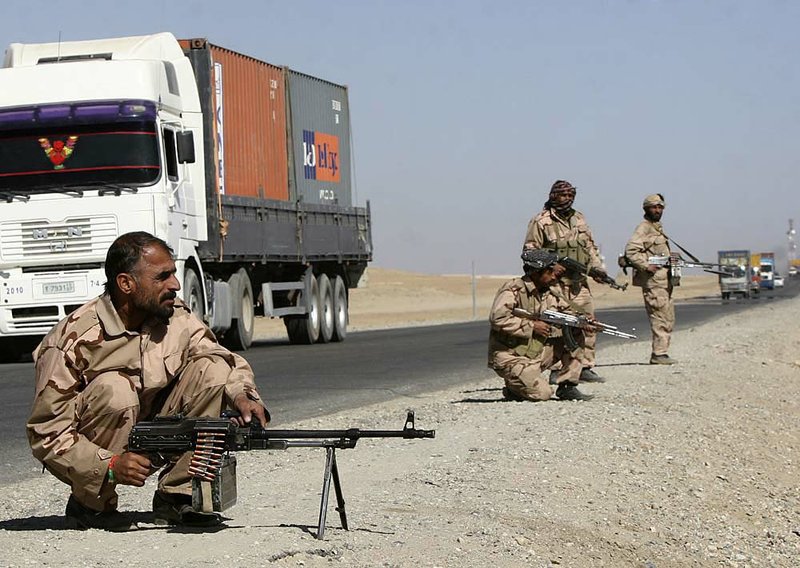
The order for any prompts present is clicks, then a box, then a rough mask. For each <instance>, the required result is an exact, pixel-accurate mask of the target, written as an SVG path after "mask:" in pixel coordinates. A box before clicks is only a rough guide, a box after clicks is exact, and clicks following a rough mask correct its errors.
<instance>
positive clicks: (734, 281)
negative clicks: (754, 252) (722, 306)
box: [717, 250, 752, 300]
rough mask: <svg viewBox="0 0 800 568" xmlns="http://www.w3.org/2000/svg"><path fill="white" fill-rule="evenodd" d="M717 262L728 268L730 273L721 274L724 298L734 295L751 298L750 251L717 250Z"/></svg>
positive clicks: (720, 282) (720, 285)
mask: <svg viewBox="0 0 800 568" xmlns="http://www.w3.org/2000/svg"><path fill="white" fill-rule="evenodd" d="M717 262H718V263H719V265H720V267H722V268H725V269H727V271H728V272H729V275H723V274H720V275H719V291H720V294H721V296H722V299H723V300H728V299H730V298H731V297H732V296H740V297H742V298H750V297H751V295H752V284H751V270H750V251H749V250H721V251H717Z"/></svg>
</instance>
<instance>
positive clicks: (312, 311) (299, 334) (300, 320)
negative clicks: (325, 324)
mask: <svg viewBox="0 0 800 568" xmlns="http://www.w3.org/2000/svg"><path fill="white" fill-rule="evenodd" d="M309 288H310V289H311V297H310V298H308V301H309V312H308V314H306V315H304V316H286V317H285V318H283V325H285V326H286V333H288V334H289V341H290V342H291V343H295V344H303V345H311V344H312V343H316V342H317V339H318V338H319V328H320V325H319V320H320V315H319V312H320V309H319V304H320V302H319V285H318V283H317V279H316V277H315V276H313V275H312V276H311V284H310V286H309ZM301 298H302V296H301Z"/></svg>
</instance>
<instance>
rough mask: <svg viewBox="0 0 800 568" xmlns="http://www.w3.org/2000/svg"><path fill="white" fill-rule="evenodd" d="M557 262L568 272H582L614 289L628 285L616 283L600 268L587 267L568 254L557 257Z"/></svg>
mask: <svg viewBox="0 0 800 568" xmlns="http://www.w3.org/2000/svg"><path fill="white" fill-rule="evenodd" d="M558 264H560V265H561V266H563V267H564V268H566V269H567V271H569V272H573V273H576V274H584V275H587V276H591V277H592V278H594V279H595V280H597V281H599V282H602V283H603V284H608V285H609V286H611V287H612V288H614V290H622V291H623V292H624V291H625V288H627V287H628V283H627V282H626V283H625V284H618V283H617V281H616V280H614V279H613V278H611V276H609V275H608V273H607V272H604V271H603V270H600V269H599V268H589V267H588V266H586V265H585V264H583V263H581V262H578V261H577V260H575V259H574V258H570V257H568V256H562V257H560V258H559V259H558Z"/></svg>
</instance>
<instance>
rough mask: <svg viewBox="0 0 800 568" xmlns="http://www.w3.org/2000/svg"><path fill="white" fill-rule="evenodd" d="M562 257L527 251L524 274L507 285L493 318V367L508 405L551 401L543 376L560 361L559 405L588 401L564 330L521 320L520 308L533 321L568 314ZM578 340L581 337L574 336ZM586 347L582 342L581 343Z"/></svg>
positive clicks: (491, 318)
mask: <svg viewBox="0 0 800 568" xmlns="http://www.w3.org/2000/svg"><path fill="white" fill-rule="evenodd" d="M557 260H558V256H557V255H556V254H555V253H553V252H551V251H547V250H534V249H526V250H524V251H523V253H522V261H523V267H524V270H525V275H524V276H522V277H521V278H514V279H512V280H509V281H508V282H506V283H505V284H503V285H502V286H501V287H500V289H499V290H498V292H497V296H496V297H495V299H494V303H493V304H492V310H491V313H490V315H489V323H490V324H491V330H490V332H489V368H491V369H493V370H494V371H495V372H496V373H497V374H498V375H500V376H501V377H502V378H503V380H504V381H505V387H504V388H503V395H504V396H505V398H507V399H510V400H532V401H539V400H548V399H549V398H551V397H552V396H553V388H552V387H551V386H550V384H549V381H548V379H547V378H545V377H543V376H542V372H543V371H545V370H547V369H550V368H551V367H552V366H553V365H554V364H555V363H557V362H558V361H561V363H562V366H561V370H560V371H559V372H558V378H557V380H556V382H557V384H558V388H557V389H556V391H555V395H556V396H557V397H558V398H559V399H561V400H589V399H591V398H592V396H591V395H587V394H584V393H581V392H580V391H579V390H578V388H577V384H578V377H579V376H580V373H581V363H580V361H579V360H578V359H577V358H575V357H574V356H572V355H571V354H570V352H569V350H568V349H567V347H566V346H565V340H564V337H563V334H562V332H561V330H560V329H559V328H558V327H557V326H551V325H550V324H548V323H547V322H543V321H539V320H536V319H531V318H529V317H521V316H519V315H516V314H515V313H514V309H515V308H522V309H523V310H525V311H527V312H529V313H530V314H532V315H533V316H534V317H535V315H537V314H540V313H541V312H542V311H544V310H548V309H552V310H558V311H565V310H567V309H568V308H569V304H568V302H567V301H566V299H564V297H563V296H562V295H561V292H560V289H559V287H558V286H557V280H558V278H559V275H560V274H562V273H563V270H564V269H563V267H562V266H560V265H559V264H556V262H557ZM576 335H577V336H578V337H580V335H581V334H580V333H577V334H576ZM579 341H581V342H582V340H580V339H579Z"/></svg>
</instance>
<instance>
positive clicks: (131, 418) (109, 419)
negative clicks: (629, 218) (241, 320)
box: [63, 358, 230, 511]
mask: <svg viewBox="0 0 800 568" xmlns="http://www.w3.org/2000/svg"><path fill="white" fill-rule="evenodd" d="M229 374H230V366H229V365H228V364H227V363H226V362H224V361H213V360H211V359H208V358H203V359H199V360H197V361H194V362H192V363H190V364H189V365H188V366H187V367H186V369H185V370H184V371H183V372H182V373H181V375H180V377H178V379H177V380H175V381H174V382H173V383H172V384H171V385H170V386H168V387H166V388H165V389H164V390H162V391H160V392H159V393H158V395H157V396H156V399H155V400H153V401H140V400H139V396H138V393H137V392H136V391H135V390H133V389H131V384H130V382H129V381H127V380H121V379H120V376H119V375H118V374H116V373H107V374H104V375H100V376H98V377H97V378H95V379H94V380H93V381H92V382H90V383H89V385H88V386H87V387H86V389H85V390H84V391H83V392H82V393H81V394H80V395H79V398H78V405H77V413H76V414H77V416H76V420H77V423H78V431H79V432H80V433H81V434H82V435H83V436H86V438H88V439H89V440H90V441H92V442H93V443H95V444H97V445H98V446H100V448H101V450H100V452H102V453H104V454H105V455H108V457H109V458H110V457H111V455H112V454H121V453H122V452H124V451H125V450H126V448H127V445H128V436H129V434H130V432H131V430H132V429H133V425H134V424H135V423H136V422H137V421H139V420H140V419H142V420H149V419H151V418H152V417H153V416H155V415H164V416H168V415H173V414H183V415H184V416H187V417H191V416H219V415H220V412H221V411H222V404H223V400H224V393H225V384H226V380H227V377H228V375H229ZM105 450H107V451H105ZM190 460H191V453H188V452H187V453H186V454H183V455H182V456H181V457H180V458H179V459H178V460H177V461H173V462H172V463H169V464H167V466H166V467H165V468H164V469H163V470H162V471H161V474H160V475H159V480H158V489H159V491H164V492H165V493H183V494H188V495H191V493H192V486H191V477H190V476H189V473H188V468H189V462H190ZM63 481H65V482H67V483H69V484H70V485H71V486H72V494H73V495H74V496H75V499H77V500H78V502H79V503H81V504H83V505H84V506H86V507H89V508H90V509H94V510H96V511H109V510H114V509H116V507H117V492H116V486H115V485H114V484H111V483H108V482H107V481H106V482H105V483H103V485H102V487H101V489H100V493H99V494H96V493H95V492H92V491H87V490H86V488H85V486H86V483H85V482H84V480H81V479H64V480H63Z"/></svg>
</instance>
